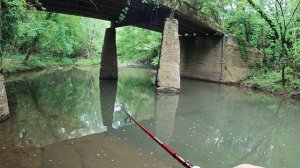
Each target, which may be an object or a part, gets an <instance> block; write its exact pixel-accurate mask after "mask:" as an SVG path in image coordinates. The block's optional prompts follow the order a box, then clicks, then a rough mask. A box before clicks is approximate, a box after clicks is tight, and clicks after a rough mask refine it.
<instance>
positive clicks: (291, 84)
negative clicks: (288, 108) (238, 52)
mask: <svg viewBox="0 0 300 168" xmlns="http://www.w3.org/2000/svg"><path fill="white" fill-rule="evenodd" d="M240 86H241V87H244V88H247V89H251V90H254V91H258V92H262V93H265V94H269V95H273V96H281V97H288V98H293V99H297V100H300V79H299V77H294V76H293V75H292V71H290V70H287V72H286V85H285V86H283V85H282V79H281V72H275V71H252V72H251V73H250V75H249V77H248V79H247V80H245V81H243V82H241V83H240Z"/></svg>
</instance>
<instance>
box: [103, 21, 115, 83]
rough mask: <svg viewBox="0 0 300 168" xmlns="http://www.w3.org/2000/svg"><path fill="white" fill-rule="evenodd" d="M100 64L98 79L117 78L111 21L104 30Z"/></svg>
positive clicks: (113, 30) (113, 33) (113, 29)
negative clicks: (108, 26) (109, 25)
mask: <svg viewBox="0 0 300 168" xmlns="http://www.w3.org/2000/svg"><path fill="white" fill-rule="evenodd" d="M100 65H101V66H100V80H113V79H117V78H118V59H117V45H116V28H115V24H114V23H113V22H111V27H110V28H107V29H106V31H105V37H104V42H103V48H102V55H101V64H100Z"/></svg>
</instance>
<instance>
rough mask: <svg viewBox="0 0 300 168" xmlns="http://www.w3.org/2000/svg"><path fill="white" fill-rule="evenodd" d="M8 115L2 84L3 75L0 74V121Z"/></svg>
mask: <svg viewBox="0 0 300 168" xmlns="http://www.w3.org/2000/svg"><path fill="white" fill-rule="evenodd" d="M8 116H9V108H8V102H7V96H6V90H5V85H4V76H3V75H2V74H0V123H1V122H2V121H4V120H5V119H7V118H8Z"/></svg>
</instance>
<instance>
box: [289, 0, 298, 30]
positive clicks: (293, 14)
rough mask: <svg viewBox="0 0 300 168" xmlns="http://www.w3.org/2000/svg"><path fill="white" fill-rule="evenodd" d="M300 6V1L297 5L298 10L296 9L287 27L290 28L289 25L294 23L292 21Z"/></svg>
mask: <svg viewBox="0 0 300 168" xmlns="http://www.w3.org/2000/svg"><path fill="white" fill-rule="evenodd" d="M299 6H300V0H299V1H298V3H297V5H296V8H295V10H294V12H293V14H292V16H291V18H290V20H289V22H288V24H287V25H286V27H289V25H290V24H291V22H292V20H293V17H294V16H295V14H296V12H297V10H298V9H299Z"/></svg>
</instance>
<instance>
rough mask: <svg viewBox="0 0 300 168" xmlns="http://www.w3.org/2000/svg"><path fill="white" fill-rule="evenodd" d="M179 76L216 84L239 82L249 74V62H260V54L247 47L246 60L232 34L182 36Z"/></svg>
mask: <svg viewBox="0 0 300 168" xmlns="http://www.w3.org/2000/svg"><path fill="white" fill-rule="evenodd" d="M180 47H181V61H180V62H181V64H180V71H181V76H182V77H186V78H193V79H200V80H207V81H212V82H218V83H238V82H240V81H242V80H244V79H246V78H247V77H248V74H249V68H248V64H255V63H257V62H262V54H261V52H259V51H258V50H257V49H254V48H250V47H248V48H247V50H248V55H247V59H248V60H247V61H245V60H244V59H243V57H242V54H241V52H240V46H239V44H238V43H237V41H236V40H235V38H234V37H233V36H224V37H223V36H205V35H204V36H197V37H193V36H182V37H181V38H180Z"/></svg>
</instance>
